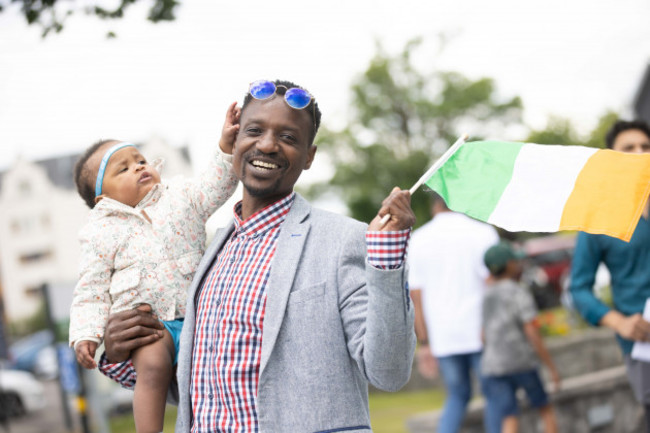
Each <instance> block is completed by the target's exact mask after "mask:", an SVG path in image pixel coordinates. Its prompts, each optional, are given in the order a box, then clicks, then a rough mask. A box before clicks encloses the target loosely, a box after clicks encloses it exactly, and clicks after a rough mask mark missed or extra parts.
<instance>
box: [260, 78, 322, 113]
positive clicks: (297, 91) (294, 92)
mask: <svg viewBox="0 0 650 433" xmlns="http://www.w3.org/2000/svg"><path fill="white" fill-rule="evenodd" d="M278 87H283V88H285V89H286V91H285V92H284V102H286V103H287V105H288V106H289V107H291V108H295V109H296V110H302V109H303V108H306V107H307V106H308V105H309V103H310V102H311V100H312V99H313V96H311V95H310V94H309V92H308V91H306V90H304V89H301V88H299V87H292V88H288V87H287V86H283V85H281V84H278V85H276V84H275V83H274V82H272V81H267V80H258V81H254V82H252V83H251V85H250V88H249V89H248V92H249V93H250V94H251V96H252V97H253V98H255V99H260V100H263V99H268V98H270V97H271V96H273V95H275V92H277V90H278Z"/></svg>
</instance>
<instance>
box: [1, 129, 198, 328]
mask: <svg viewBox="0 0 650 433" xmlns="http://www.w3.org/2000/svg"><path fill="white" fill-rule="evenodd" d="M142 153H143V154H144V155H145V156H146V157H147V158H148V159H149V160H153V159H155V158H158V157H162V158H164V159H165V166H164V169H163V173H162V174H163V178H165V177H171V176H175V175H178V174H182V175H191V172H192V168H191V165H190V160H189V159H190V158H189V154H188V152H187V148H181V149H179V148H172V147H170V146H168V145H167V144H165V143H164V142H163V141H162V140H159V139H152V140H150V141H148V142H147V143H145V144H144V145H143V146H142ZM78 157H79V155H68V156H62V157H58V158H52V159H48V160H43V161H35V162H29V161H25V160H22V159H19V160H18V161H16V163H15V164H14V165H13V166H12V167H11V168H10V169H9V170H7V171H5V172H4V173H0V277H1V282H2V288H3V293H2V294H3V297H4V307H5V313H6V316H7V317H6V318H7V320H8V321H14V320H20V319H24V318H26V317H29V316H30V315H32V314H34V313H35V312H36V311H37V309H38V307H39V306H40V304H41V299H42V298H41V293H40V290H39V288H40V286H41V285H42V284H43V283H48V284H49V285H50V287H51V289H52V290H51V294H50V298H51V300H52V302H53V304H54V305H53V306H54V307H55V309H56V310H57V313H58V314H57V315H60V314H65V312H66V311H67V310H68V309H69V305H70V301H71V299H72V289H73V287H74V285H75V282H76V280H77V274H78V262H79V243H78V238H77V233H78V231H79V229H80V228H81V227H82V225H83V224H84V223H85V222H86V218H87V215H88V211H89V209H88V208H87V207H86V205H85V204H84V202H83V201H82V199H81V198H80V197H79V195H78V194H77V191H76V188H75V187H74V183H73V178H72V168H73V167H74V163H75V161H76V160H77V158H78Z"/></svg>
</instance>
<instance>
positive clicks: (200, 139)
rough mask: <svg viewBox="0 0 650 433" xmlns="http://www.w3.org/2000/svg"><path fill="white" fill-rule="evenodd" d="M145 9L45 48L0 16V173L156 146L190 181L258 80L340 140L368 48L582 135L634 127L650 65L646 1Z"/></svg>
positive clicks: (11, 14) (35, 31) (403, 0)
mask: <svg viewBox="0 0 650 433" xmlns="http://www.w3.org/2000/svg"><path fill="white" fill-rule="evenodd" d="M77 3H78V4H90V3H92V2H90V1H88V0H81V1H80V0H78V1H77ZM106 3H107V4H111V2H106ZM149 4H150V2H149V1H148V0H140V1H139V2H138V4H136V6H134V7H132V8H131V9H129V10H128V11H127V13H126V17H125V18H124V19H122V20H117V21H112V22H104V21H100V20H98V19H96V18H94V17H92V16H86V15H84V14H83V13H78V14H75V15H73V16H72V17H70V18H69V19H68V20H67V22H66V25H65V29H64V30H63V32H61V33H59V34H53V35H51V36H48V37H47V38H46V39H42V38H41V36H40V30H39V28H38V27H36V26H31V27H30V26H27V24H25V20H24V18H23V17H22V16H21V15H20V14H19V13H18V10H17V8H16V5H11V6H10V7H8V8H7V10H6V11H5V12H3V13H1V14H0V146H1V147H0V149H1V151H0V170H4V169H7V168H8V167H10V166H11V164H13V163H14V162H15V161H16V159H17V158H18V157H22V158H25V159H29V160H32V159H42V158H48V157H52V156H57V155H63V154H70V153H74V152H81V151H83V150H84V149H85V148H86V147H88V146H89V145H90V144H92V143H93V142H95V141H97V140H98V139H100V138H117V139H122V140H128V141H135V142H141V141H146V140H147V139H149V138H151V137H160V138H162V139H164V140H166V141H167V142H169V143H170V144H172V145H174V146H180V145H189V146H190V151H191V155H192V157H193V160H194V165H195V167H196V168H200V167H201V166H202V162H203V161H205V160H206V159H207V157H208V156H209V155H210V152H211V149H212V146H215V145H216V143H217V142H218V138H219V134H220V131H221V126H222V123H223V118H224V114H225V110H226V107H227V106H228V104H229V103H230V102H231V101H240V102H241V100H242V98H243V96H244V94H245V92H246V90H247V88H248V84H249V83H250V82H251V81H254V80H257V79H261V78H266V79H276V78H280V79H288V80H291V81H294V82H296V83H299V84H301V85H302V86H304V87H306V88H307V89H309V90H310V91H311V93H312V94H314V95H315V97H316V98H317V100H318V101H319V105H320V107H321V109H322V111H323V123H324V124H326V125H328V126H330V127H332V128H337V127H340V126H341V125H343V123H344V122H345V118H346V115H347V110H348V106H349V100H350V91H349V88H350V84H351V83H352V81H353V80H354V78H355V77H357V76H358V75H359V74H361V73H362V72H363V71H364V69H365V68H366V67H367V65H368V62H369V60H370V59H371V58H372V56H373V54H374V53H375V46H376V41H380V42H381V43H382V44H383V46H384V47H385V49H386V50H387V51H388V52H389V53H398V52H399V51H400V50H401V49H402V48H403V46H404V44H405V42H406V41H408V40H410V39H412V38H414V37H422V38H423V40H424V43H423V45H422V47H421V48H420V49H419V50H418V52H417V57H416V58H415V62H416V64H417V65H418V67H420V68H421V70H423V71H434V70H456V71H460V72H462V73H464V74H465V75H467V76H468V77H470V78H474V79H476V78H480V77H484V76H487V77H491V78H493V79H494V80H495V82H496V85H497V90H498V93H499V95H500V96H501V97H503V98H510V97H512V96H515V95H519V96H521V97H522V99H523V103H524V121H525V123H526V124H527V125H529V126H531V127H533V128H542V127H544V125H545V123H546V120H547V119H548V116H549V115H558V116H564V117H568V118H570V119H571V120H572V121H573V122H574V123H575V124H576V126H577V127H578V128H579V130H580V131H582V132H588V131H589V130H590V128H592V127H593V126H594V125H595V122H596V120H597V119H598V117H599V116H600V115H601V114H603V113H604V112H605V111H606V110H607V109H613V110H617V111H620V112H623V113H625V114H629V107H630V104H631V102H632V100H633V98H634V95H635V92H636V91H637V87H638V85H639V81H640V80H641V77H642V75H643V72H644V69H645V67H646V65H647V64H648V62H649V61H650V25H649V24H648V22H649V21H650V0H571V1H566V0H545V1H530V0H528V1H521V0H492V1H490V2H486V1H484V0H465V1H459V0H432V1H422V0H400V1H385V0H354V1H349V0H347V1H342V0H328V1H321V2H308V1H298V0H287V1H281V0H279V1H275V2H269V1H261V0H248V1H245V2H220V1H189V0H181V6H180V7H179V8H178V10H177V19H176V21H174V22H171V23H159V24H151V23H149V22H148V21H146V19H145V16H146V9H147V6H148V5H149ZM109 30H110V31H114V32H115V33H116V34H117V38H114V39H107V38H106V33H107V32H108V31H109ZM441 35H444V39H445V41H446V42H445V43H444V48H443V44H441V42H440V41H441ZM468 132H469V133H470V135H471V133H472V131H468ZM477 135H479V133H478V132H477ZM499 138H503V139H521V138H522V137H499Z"/></svg>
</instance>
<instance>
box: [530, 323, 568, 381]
mask: <svg viewBox="0 0 650 433" xmlns="http://www.w3.org/2000/svg"><path fill="white" fill-rule="evenodd" d="M524 334H526V338H527V339H528V341H529V342H530V344H531V346H533V348H534V349H535V352H537V355H538V356H539V359H540V360H541V361H542V363H543V364H544V365H545V366H546V367H547V368H548V370H549V372H550V373H551V380H552V381H553V385H555V390H556V391H557V390H559V389H560V383H561V382H560V375H559V373H558V372H557V368H555V363H554V362H553V359H552V358H551V354H550V353H549V352H548V350H547V349H546V345H545V344H544V340H543V339H542V335H541V334H540V332H539V325H538V323H537V320H536V319H533V320H529V321H528V322H526V323H524Z"/></svg>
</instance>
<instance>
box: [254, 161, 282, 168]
mask: <svg viewBox="0 0 650 433" xmlns="http://www.w3.org/2000/svg"><path fill="white" fill-rule="evenodd" d="M251 164H253V165H254V166H255V167H259V168H267V169H273V168H278V165H277V164H273V163H270V162H264V161H253V162H252V163H251Z"/></svg>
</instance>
